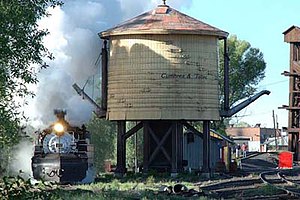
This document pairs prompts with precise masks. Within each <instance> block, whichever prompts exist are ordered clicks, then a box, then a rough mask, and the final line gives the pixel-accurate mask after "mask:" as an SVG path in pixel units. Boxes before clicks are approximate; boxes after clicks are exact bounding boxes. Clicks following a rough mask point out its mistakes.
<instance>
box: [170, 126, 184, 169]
mask: <svg viewBox="0 0 300 200" xmlns="http://www.w3.org/2000/svg"><path fill="white" fill-rule="evenodd" d="M182 160H183V125H182V124H181V123H178V122H174V123H173V125H172V169H171V172H172V173H179V172H181V171H182V170H183V166H182V164H183V163H182Z"/></svg>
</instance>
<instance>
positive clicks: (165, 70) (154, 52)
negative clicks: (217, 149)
mask: <svg viewBox="0 0 300 200" xmlns="http://www.w3.org/2000/svg"><path fill="white" fill-rule="evenodd" d="M99 36H100V37H101V38H102V39H103V44H104V45H103V48H102V105H101V108H102V111H103V112H102V113H103V115H105V117H106V118H107V119H108V120H111V121H117V124H118V136H117V172H118V173H121V174H123V173H124V172H125V171H126V167H125V159H126V156H125V155H126V151H125V149H126V148H125V145H126V139H127V138H129V137H130V136H132V135H134V134H135V133H136V132H137V131H139V130H140V129H142V130H143V137H144V154H143V156H144V160H143V170H144V172H147V171H148V170H149V169H164V170H166V171H169V172H172V173H177V172H180V171H182V169H183V155H182V154H183V151H182V148H183V129H184V127H185V128H186V129H189V130H192V131H195V132H197V130H196V129H195V128H194V127H193V126H192V123H191V122H195V121H202V122H203V141H204V142H203V147H199V148H203V169H202V170H203V172H207V173H209V172H210V133H209V132H210V121H214V120H219V119H220V116H224V117H229V116H232V115H233V114H235V113H236V112H238V111H239V110H241V109H242V108H244V107H245V106H247V105H248V104H250V103H251V102H253V101H255V100H256V99H257V98H258V97H259V96H261V95H263V94H268V93H269V91H263V92H261V93H260V94H258V95H256V96H255V97H254V98H251V99H250V100H246V101H245V102H242V103H241V105H238V106H236V107H235V108H234V109H229V101H228V95H226V94H228V88H229V87H228V83H229V81H228V80H229V79H228V55H227V48H226V38H227V36H228V33H227V32H224V31H222V30H220V29H218V28H215V27H213V26H210V25H208V24H206V23H203V22H201V21H198V20H196V19H194V18H192V17H189V16H187V15H185V14H183V13H180V12H179V11H177V10H175V9H173V8H171V7H169V6H167V5H165V4H163V5H159V6H158V7H156V8H155V9H154V10H151V11H149V12H146V13H144V14H141V15H139V16H137V17H135V18H133V19H130V20H128V21H126V22H124V23H122V24H119V25H118V26H116V27H114V28H111V29H108V30H106V31H103V32H101V33H99ZM220 39H224V41H225V51H224V52H225V55H224V60H225V69H224V71H225V72H224V74H225V75H226V76H225V78H224V79H225V81H224V85H225V103H224V104H225V108H224V110H223V111H221V108H220V97H219V92H220V90H219V77H218V70H219V69H218V62H219V53H218V48H219V47H218V44H219V40H220ZM220 111H221V112H220ZM100 113H101V112H100ZM126 121H135V122H137V124H136V126H135V127H133V128H132V129H131V130H129V131H127V132H126Z"/></svg>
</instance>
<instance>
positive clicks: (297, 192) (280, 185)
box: [260, 171, 300, 198]
mask: <svg viewBox="0 0 300 200" xmlns="http://www.w3.org/2000/svg"><path fill="white" fill-rule="evenodd" d="M291 176H293V177H298V178H297V181H296V180H295V179H290V178H287V177H291ZM260 178H261V180H262V181H263V182H264V183H265V184H268V185H271V186H273V187H276V188H277V189H279V190H283V191H285V192H286V193H287V194H288V195H290V196H294V197H298V198H300V185H299V183H297V182H299V181H300V178H299V174H298V173H296V172H294V173H293V171H288V175H286V173H285V172H284V171H268V172H263V173H261V174H260Z"/></svg>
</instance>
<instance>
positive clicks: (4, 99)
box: [0, 0, 62, 168]
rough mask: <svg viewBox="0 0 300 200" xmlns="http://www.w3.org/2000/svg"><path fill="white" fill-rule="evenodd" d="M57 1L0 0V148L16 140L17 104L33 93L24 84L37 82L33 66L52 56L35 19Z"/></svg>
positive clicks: (18, 119)
mask: <svg viewBox="0 0 300 200" xmlns="http://www.w3.org/2000/svg"><path fill="white" fill-rule="evenodd" d="M61 4H62V3H61V2H60V1H58V0H35V1H32V0H9V1H8V0H5V1H1V2H0V55H1V56H0V151H1V150H2V149H4V148H8V147H11V146H12V145H14V144H16V143H17V142H18V141H19V138H20V132H21V131H22V129H21V128H20V123H21V120H22V119H23V118H24V116H23V115H22V113H20V111H19V108H20V107H21V106H22V105H23V104H24V103H26V101H25V97H28V96H33V95H34V94H33V93H32V91H30V90H29V89H28V84H36V83H37V82H38V80H37V77H36V72H35V68H34V67H33V66H34V65H40V66H44V67H46V66H47V65H46V64H45V63H44V61H43V59H44V58H46V57H48V58H50V59H53V56H52V55H51V53H50V52H49V51H48V50H47V48H46V47H45V46H44V45H43V38H44V37H45V36H46V35H47V34H48V31H47V30H41V29H39V27H38V24H37V23H38V20H39V19H41V18H42V17H47V16H48V15H49V14H48V12H47V8H48V7H49V6H52V7H54V6H58V5H61ZM1 158H2V159H4V158H5V156H4V155H3V154H1ZM1 163H2V164H3V160H1ZM2 164H0V165H1V166H0V168H1V167H2V168H3V165H2Z"/></svg>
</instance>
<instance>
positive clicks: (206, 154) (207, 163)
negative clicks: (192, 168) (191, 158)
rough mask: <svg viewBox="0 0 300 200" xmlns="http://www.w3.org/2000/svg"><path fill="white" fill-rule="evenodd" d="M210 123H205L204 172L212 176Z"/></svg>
mask: <svg viewBox="0 0 300 200" xmlns="http://www.w3.org/2000/svg"><path fill="white" fill-rule="evenodd" d="M209 129H210V122H209V121H207V120H206V121H203V172H204V173H207V174H210V130H209Z"/></svg>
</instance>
